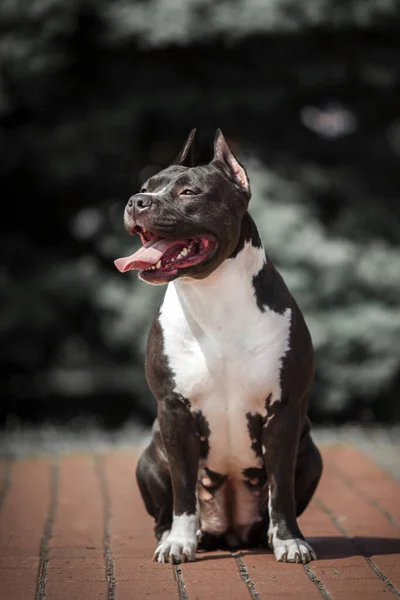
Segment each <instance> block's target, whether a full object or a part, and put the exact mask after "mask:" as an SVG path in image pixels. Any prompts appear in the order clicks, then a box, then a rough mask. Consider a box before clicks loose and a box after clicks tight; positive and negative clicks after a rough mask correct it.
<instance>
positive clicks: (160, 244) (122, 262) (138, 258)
mask: <svg viewBox="0 0 400 600" xmlns="http://www.w3.org/2000/svg"><path fill="white" fill-rule="evenodd" d="M184 244H185V242H184V241H183V240H181V241H178V240H166V239H161V240H157V241H156V242H154V241H150V242H147V244H145V245H144V246H143V247H142V248H140V250H138V251H137V252H135V253H134V254H132V255H131V256H126V257H125V258H117V260H115V261H114V264H115V266H116V267H117V269H118V271H121V273H125V272H126V271H130V270H131V269H147V268H148V267H152V266H153V265H156V264H157V263H158V261H159V260H160V259H161V257H162V256H164V254H165V253H166V251H167V250H169V249H170V248H172V247H173V246H176V245H179V246H183V245H184Z"/></svg>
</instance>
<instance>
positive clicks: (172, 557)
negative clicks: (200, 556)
mask: <svg viewBox="0 0 400 600" xmlns="http://www.w3.org/2000/svg"><path fill="white" fill-rule="evenodd" d="M196 550H197V538H196V537H195V538H194V539H193V538H189V537H188V538H184V537H182V536H173V535H171V534H170V535H169V536H168V537H167V538H166V539H165V540H162V541H161V542H160V543H159V544H158V546H157V548H156V551H155V552H154V556H153V560H155V561H158V562H160V563H171V564H174V565H177V564H179V563H182V562H191V561H194V560H196Z"/></svg>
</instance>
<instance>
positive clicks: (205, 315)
mask: <svg viewBox="0 0 400 600" xmlns="http://www.w3.org/2000/svg"><path fill="white" fill-rule="evenodd" d="M194 134H195V130H193V131H192V132H191V133H190V135H189V137H188V139H187V141H186V143H185V144H184V146H183V148H182V150H181V152H180V154H179V155H178V157H177V158H176V159H175V161H174V163H173V164H172V165H170V166H169V167H168V168H166V169H164V170H163V171H161V172H160V173H158V174H157V175H154V176H153V177H150V179H148V180H147V181H146V182H145V183H144V184H143V185H142V188H141V190H140V192H139V193H138V194H135V195H134V196H132V197H131V198H130V199H129V201H128V203H127V205H126V208H125V213H124V222H125V227H126V229H127V231H128V233H130V234H139V235H140V238H141V240H142V244H143V246H142V248H141V249H140V250H138V251H137V252H135V254H133V255H132V256H129V257H126V258H120V259H117V260H116V261H115V264H116V266H117V268H118V269H119V270H120V271H121V272H126V271H130V270H132V269H133V270H137V271H138V272H139V278H140V279H142V280H143V281H145V282H147V283H151V284H155V285H161V284H168V285H167V289H166V293H165V296H164V300H163V302H162V305H161V307H160V309H159V311H158V313H157V314H156V316H155V319H154V322H153V325H152V328H151V331H150V335H149V340H148V346H147V352H146V377H147V381H148V384H149V386H150V389H151V391H152V393H153V394H154V397H155V398H156V400H157V406H158V414H157V419H156V421H155V423H154V427H153V433H152V440H151V442H150V445H149V446H148V447H147V448H146V450H145V451H144V452H143V454H142V456H141V458H140V460H139V463H138V467H137V473H136V474H137V481H138V484H139V488H140V491H141V494H142V496H143V500H144V503H145V505H146V508H147V511H148V512H149V513H150V515H151V516H152V517H154V519H155V535H156V538H157V540H158V545H157V548H156V551H155V554H154V559H155V560H157V561H159V562H171V563H179V562H184V561H192V560H195V556H196V550H197V548H198V547H199V548H203V549H215V548H231V549H236V548H240V547H244V546H245V547H249V546H260V545H268V544H269V545H270V547H271V548H272V549H273V552H274V553H275V557H276V559H277V560H278V561H284V562H285V561H288V562H303V563H307V562H309V561H310V560H312V559H315V558H316V556H315V553H314V551H313V549H312V548H311V546H310V545H309V544H308V543H307V542H306V540H305V539H304V536H303V534H302V533H301V531H300V529H299V526H298V524H297V516H299V515H300V514H301V513H302V512H303V511H304V509H305V508H306V506H307V505H308V503H309V501H310V499H311V497H312V496H313V494H314V491H315V489H316V487H317V484H318V481H319V479H320V476H321V473H322V461H321V456H320V453H319V451H318V449H317V447H316V446H315V445H314V442H313V441H312V439H311V436H310V422H309V419H308V417H307V407H308V393H309V390H310V386H311V384H312V380H313V376H314V360H313V346H312V342H311V338H310V334H309V331H308V329H307V326H306V324H305V321H304V318H303V316H302V313H301V312H300V309H299V307H298V306H297V304H296V302H295V300H294V299H293V297H292V295H291V294H290V292H289V290H288V288H287V287H286V285H285V283H284V281H283V279H282V277H281V275H280V274H279V273H278V271H277V270H276V269H275V267H274V265H273V264H272V262H271V260H270V259H269V257H268V256H267V255H266V254H265V251H264V249H263V245H262V241H261V239H260V236H259V233H258V231H257V227H256V225H255V223H254V221H253V219H252V218H251V216H250V215H249V213H248V204H249V200H250V185H249V180H248V177H247V174H246V171H245V169H244V168H243V166H242V165H241V164H240V163H239V161H238V160H237V159H236V157H235V156H234V154H233V153H232V152H231V150H230V149H229V147H228V145H227V143H226V141H225V139H224V137H223V135H222V133H221V131H220V130H218V131H217V134H216V137H215V142H214V157H213V159H212V161H211V162H210V163H209V164H206V165H201V166H195V167H192V166H189V165H188V161H189V157H190V155H191V152H192V148H193V138H194Z"/></svg>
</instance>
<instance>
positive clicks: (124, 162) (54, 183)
mask: <svg viewBox="0 0 400 600" xmlns="http://www.w3.org/2000/svg"><path fill="white" fill-rule="evenodd" d="M194 126H196V127H197V128H198V142H197V143H198V145H197V148H198V159H199V160H208V159H209V158H210V147H211V142H212V139H213V136H214V132H215V129H216V128H217V127H221V128H222V130H223V131H224V133H225V135H226V137H227V139H228V141H229V142H230V143H231V145H232V148H233V149H234V151H236V152H237V154H238V155H239V157H240V158H241V159H242V160H243V161H244V162H245V164H246V165H247V166H248V170H249V173H250V177H251V183H252V190H253V199H252V206H251V212H252V214H253V215H254V216H255V218H256V220H257V223H258V224H259V227H260V230H261V232H262V234H263V238H264V242H265V246H266V248H267V251H268V253H269V254H270V256H271V258H272V259H273V260H274V262H275V263H276V265H277V266H278V267H279V268H280V270H281V271H282V273H283V275H284V277H285V278H286V281H287V283H288V284H289V287H290V288H291V290H292V292H293V293H294V295H295V297H296V299H297V300H298V303H299V305H300V307H301V308H302V310H303V311H304V313H305V316H306V319H307V321H308V323H309V326H310V329H311V331H312V335H313V339H314V343H315V348H316V353H317V373H316V382H315V385H314V388H313V393H312V398H311V414H312V417H313V418H314V420H315V421H317V422H320V423H327V422H331V423H332V422H334V423H341V422H349V421H362V422H376V421H380V422H384V423H393V422H396V421H397V422H398V421H399V420H400V418H399V417H400V410H399V406H400V402H399V398H398V396H399V391H400V350H399V340H400V305H399V295H400V293H399V289H400V253H399V242H400V219H399V214H400V209H399V203H400V200H399V191H400V168H399V166H400V165H399V158H400V8H399V4H398V3H397V2H395V0H303V1H302V2H301V3H300V2H298V1H297V0H264V1H260V0H220V1H217V2H216V1H214V0H168V1H165V2H162V1H160V0H137V1H136V2H135V1H129V2H128V1H127V0H108V1H105V0H98V1H95V0H92V1H89V0H88V1H85V0H69V1H68V2H65V0H30V1H29V2H26V1H25V0H1V1H0V156H1V160H0V178H1V198H2V201H1V206H2V215H1V219H0V247H1V262H2V266H1V269H0V282H1V305H2V309H1V313H0V357H1V382H2V390H1V409H0V420H1V422H2V423H3V424H8V425H9V426H10V425H11V426H12V424H13V423H15V422H20V421H21V420H22V421H33V422H37V421H43V420H49V419H50V420H51V419H53V420H61V421H63V422H65V421H68V419H72V418H74V417H76V416H78V415H92V416H94V417H95V418H96V419H97V420H98V422H99V423H103V424H105V425H107V426H117V425H119V424H121V423H123V422H124V421H125V420H126V419H131V418H134V419H137V420H139V421H140V422H143V423H145V424H147V423H150V422H151V420H152V418H153V416H154V411H155V406H154V401H153V400H152V398H151V396H150V394H149V392H148V390H147V387H146V383H145V379H144V369H143V353H144V348H145V343H146V337H147V332H148V329H149V326H150V322H151V319H152V316H153V313H154V310H155V309H156V307H157V304H158V302H159V301H160V297H161V294H162V292H163V290H162V289H159V288H154V287H152V286H146V285H145V284H144V283H142V282H139V281H138V280H137V278H136V275H135V274H133V273H129V274H126V275H121V274H120V273H118V272H117V270H116V269H115V268H114V266H113V259H114V258H116V257H118V256H122V255H124V253H125V252H131V251H132V249H133V247H136V246H137V245H138V242H137V241H136V240H135V239H133V238H130V237H129V236H128V235H127V234H126V233H125V232H124V229H123V222H122V214H123V208H124V205H125V202H126V200H127V198H128V197H129V196H130V195H131V194H132V193H134V192H135V191H137V190H138V187H139V185H140V182H141V181H142V180H143V179H144V178H146V177H147V176H148V175H149V174H150V173H152V172H154V171H156V170H157V169H159V168H162V167H164V166H166V165H167V164H168V161H170V160H171V159H172V158H173V156H174V155H175V154H176V152H177V150H178V149H179V147H180V145H181V144H182V142H183V139H184V137H185V136H186V135H187V133H188V131H189V130H190V129H191V128H192V127H194Z"/></svg>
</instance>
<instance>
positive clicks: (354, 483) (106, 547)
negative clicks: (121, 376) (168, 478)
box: [0, 445, 400, 600]
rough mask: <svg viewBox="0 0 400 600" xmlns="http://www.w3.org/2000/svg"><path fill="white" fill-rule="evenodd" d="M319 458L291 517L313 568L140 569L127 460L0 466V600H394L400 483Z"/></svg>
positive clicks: (140, 544)
mask: <svg viewBox="0 0 400 600" xmlns="http://www.w3.org/2000/svg"><path fill="white" fill-rule="evenodd" d="M321 449H322V452H323V456H324V462H325V473H324V476H323V479H322V481H321V483H320V486H319V488H318V491H317V494H316V496H315V499H314V500H313V502H312V504H311V505H310V507H309V508H308V509H307V511H306V512H305V514H304V515H303V516H302V517H301V518H300V523H301V527H302V530H303V532H304V534H305V535H306V536H307V537H308V538H309V539H310V540H311V542H312V544H313V546H314V548H315V550H316V552H317V554H318V557H319V560H317V561H315V562H312V563H310V565H307V566H303V565H292V564H280V563H276V561H275V559H274V557H273V555H272V554H271V553H270V552H268V551H260V550H247V551H243V552H240V553H233V554H231V553H229V552H222V551H221V552H211V553H199V554H198V560H197V561H196V562H195V563H190V564H184V565H181V566H172V565H161V564H158V563H153V562H151V556H152V553H153V551H154V547H155V540H154V538H153V533H152V522H151V519H150V518H149V517H148V515H147V513H146V512H145V509H144V507H143V504H142V501H141V498H140V496H139V492H138V489H137V487H136V484H135V480H134V476H133V471H134V466H135V452H134V450H133V449H132V450H118V451H117V450H114V451H110V452H105V453H101V454H91V453H89V452H86V453H82V454H78V453H75V454H73V453H71V454H63V455H58V456H57V455H55V456H52V457H46V456H45V457H41V458H26V459H20V460H16V461H6V460H2V461H0V599H1V600H31V599H32V600H42V599H44V598H47V599H50V600H95V599H100V600H101V599H104V600H142V599H143V600H147V599H157V600H170V599H172V600H179V599H182V600H186V599H189V600H208V599H210V598H211V599H213V600H241V599H248V600H251V599H252V598H253V600H257V599H260V600H263V599H275V598H276V599H279V600H280V599H282V600H284V599H285V600H286V599H288V600H290V599H293V600H294V599H298V598H300V599H301V598H304V599H307V600H314V599H317V598H321V597H322V598H325V599H328V598H331V599H332V600H334V599H336V598H337V599H341V600H347V599H349V600H357V599H358V598H360V599H362V600H369V599H371V600H379V599H380V598H385V599H389V598H393V597H398V598H400V591H399V590H400V538H399V521H400V493H399V492H400V484H399V483H398V482H397V481H395V480H394V479H392V478H391V476H390V475H389V474H387V473H385V472H384V471H383V470H382V469H381V468H379V467H377V466H376V465H375V464H374V463H373V462H372V461H371V460H370V459H369V458H367V457H366V455H364V454H363V453H362V452H360V451H359V450H356V449H355V448H353V447H352V446H350V445H347V446H346V445H345V446H330V445H323V446H322V447H321Z"/></svg>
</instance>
